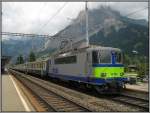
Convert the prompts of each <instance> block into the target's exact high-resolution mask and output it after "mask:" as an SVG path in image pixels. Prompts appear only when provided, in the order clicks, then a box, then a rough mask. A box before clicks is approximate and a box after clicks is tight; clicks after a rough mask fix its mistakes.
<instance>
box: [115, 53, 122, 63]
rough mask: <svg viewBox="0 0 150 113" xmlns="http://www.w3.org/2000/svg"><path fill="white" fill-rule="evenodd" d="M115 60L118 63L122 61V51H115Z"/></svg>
mask: <svg viewBox="0 0 150 113" xmlns="http://www.w3.org/2000/svg"><path fill="white" fill-rule="evenodd" d="M115 61H116V63H121V62H122V55H121V53H120V52H115Z"/></svg>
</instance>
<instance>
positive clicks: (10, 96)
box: [2, 74, 35, 112]
mask: <svg viewBox="0 0 150 113" xmlns="http://www.w3.org/2000/svg"><path fill="white" fill-rule="evenodd" d="M2 111H13V112H15V111H16V112H17V111H22V112H24V111H35V110H34V108H33V107H32V105H31V104H30V102H29V101H28V99H27V97H26V96H25V95H24V94H23V92H22V91H21V90H20V89H19V87H18V86H17V84H16V82H15V81H14V79H13V77H12V76H11V75H8V74H2Z"/></svg>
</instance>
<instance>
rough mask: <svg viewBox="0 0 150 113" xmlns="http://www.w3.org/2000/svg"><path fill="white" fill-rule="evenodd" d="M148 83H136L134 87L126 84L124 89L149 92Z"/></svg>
mask: <svg viewBox="0 0 150 113" xmlns="http://www.w3.org/2000/svg"><path fill="white" fill-rule="evenodd" d="M148 85H149V84H148V83H138V84H135V85H130V84H126V88H128V89H135V90H140V91H146V92H149V87H148Z"/></svg>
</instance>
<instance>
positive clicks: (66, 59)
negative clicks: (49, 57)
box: [55, 56, 77, 64]
mask: <svg viewBox="0 0 150 113" xmlns="http://www.w3.org/2000/svg"><path fill="white" fill-rule="evenodd" d="M76 62H77V57H76V56H68V57H63V58H56V59H55V64H72V63H76Z"/></svg>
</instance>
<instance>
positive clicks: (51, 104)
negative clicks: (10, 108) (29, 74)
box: [15, 75, 91, 112]
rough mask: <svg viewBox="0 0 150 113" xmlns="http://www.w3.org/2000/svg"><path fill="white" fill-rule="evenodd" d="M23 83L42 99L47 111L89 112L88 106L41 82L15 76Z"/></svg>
mask: <svg viewBox="0 0 150 113" xmlns="http://www.w3.org/2000/svg"><path fill="white" fill-rule="evenodd" d="M15 77H16V78H17V79H18V80H19V81H20V82H21V83H23V84H24V85H25V86H26V87H27V88H29V89H30V90H31V91H32V93H33V94H34V95H36V97H37V98H38V100H40V102H41V104H43V106H44V107H45V108H46V109H47V111H57V112H89V111H91V110H89V109H88V108H85V107H83V106H81V105H79V104H77V103H75V102H73V101H71V100H68V99H66V98H64V97H63V96H61V95H58V94H56V93H54V92H53V91H50V90H48V89H46V88H44V87H42V86H40V85H39V84H37V83H35V82H33V81H31V80H29V79H27V78H25V77H23V76H17V75H16V76H15Z"/></svg>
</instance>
